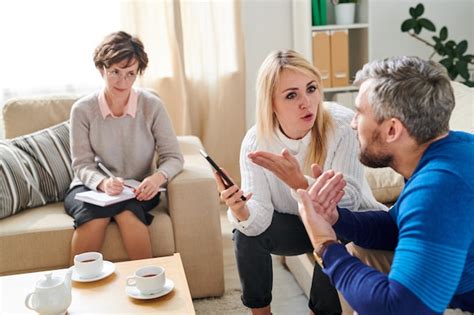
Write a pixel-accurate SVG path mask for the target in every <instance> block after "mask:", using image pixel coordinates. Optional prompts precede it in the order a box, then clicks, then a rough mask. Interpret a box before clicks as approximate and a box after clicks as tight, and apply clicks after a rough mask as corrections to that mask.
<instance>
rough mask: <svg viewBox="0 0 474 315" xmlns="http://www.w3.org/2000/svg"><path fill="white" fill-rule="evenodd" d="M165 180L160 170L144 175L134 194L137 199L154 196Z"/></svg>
mask: <svg viewBox="0 0 474 315" xmlns="http://www.w3.org/2000/svg"><path fill="white" fill-rule="evenodd" d="M165 182H166V178H165V176H164V175H163V174H162V173H161V172H156V173H155V174H153V175H150V176H148V177H146V178H145V179H144V180H143V181H142V182H141V183H140V185H138V187H137V189H135V196H136V198H137V200H138V201H146V200H150V199H152V198H154V197H155V196H156V194H157V193H158V192H159V189H160V187H161V185H163V184H164V183H165Z"/></svg>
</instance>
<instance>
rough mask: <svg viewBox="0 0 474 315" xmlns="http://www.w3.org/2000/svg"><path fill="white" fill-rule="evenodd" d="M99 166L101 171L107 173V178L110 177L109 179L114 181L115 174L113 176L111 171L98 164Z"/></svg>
mask: <svg viewBox="0 0 474 315" xmlns="http://www.w3.org/2000/svg"><path fill="white" fill-rule="evenodd" d="M97 165H98V166H99V167H100V169H101V170H103V171H104V173H105V174H106V175H107V176H109V177H110V178H112V179H115V176H114V174H112V172H111V171H109V170H108V169H107V168H106V167H105V166H104V164H102V163H100V162H98V163H97Z"/></svg>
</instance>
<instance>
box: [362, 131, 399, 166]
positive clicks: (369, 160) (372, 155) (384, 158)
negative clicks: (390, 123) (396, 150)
mask: <svg viewBox="0 0 474 315" xmlns="http://www.w3.org/2000/svg"><path fill="white" fill-rule="evenodd" d="M376 145H379V146H382V145H381V141H380V133H379V132H378V131H374V133H373V135H372V139H371V142H370V143H369V144H367V145H366V147H365V150H362V148H361V151H360V155H359V159H360V162H361V163H362V164H364V165H365V166H368V167H372V168H381V167H387V166H391V165H392V162H393V155H392V154H388V153H376V152H373V151H371V150H370V148H374V147H375V146H376Z"/></svg>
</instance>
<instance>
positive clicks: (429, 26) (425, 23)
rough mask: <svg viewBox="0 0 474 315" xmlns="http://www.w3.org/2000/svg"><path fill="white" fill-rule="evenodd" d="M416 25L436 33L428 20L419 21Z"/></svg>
mask: <svg viewBox="0 0 474 315" xmlns="http://www.w3.org/2000/svg"><path fill="white" fill-rule="evenodd" d="M418 23H419V24H420V25H421V26H422V27H424V28H426V29H427V30H428V31H432V32H436V27H435V26H434V24H433V22H431V21H430V20H428V19H419V20H418Z"/></svg>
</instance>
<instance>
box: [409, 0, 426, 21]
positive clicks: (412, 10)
mask: <svg viewBox="0 0 474 315" xmlns="http://www.w3.org/2000/svg"><path fill="white" fill-rule="evenodd" d="M423 12H425V7H424V6H423V4H421V3H418V5H417V6H416V7H415V8H410V15H411V16H412V17H413V18H414V19H416V18H417V17H419V16H421V15H422V14H423Z"/></svg>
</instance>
